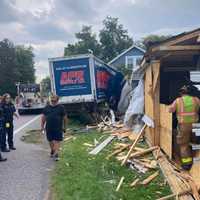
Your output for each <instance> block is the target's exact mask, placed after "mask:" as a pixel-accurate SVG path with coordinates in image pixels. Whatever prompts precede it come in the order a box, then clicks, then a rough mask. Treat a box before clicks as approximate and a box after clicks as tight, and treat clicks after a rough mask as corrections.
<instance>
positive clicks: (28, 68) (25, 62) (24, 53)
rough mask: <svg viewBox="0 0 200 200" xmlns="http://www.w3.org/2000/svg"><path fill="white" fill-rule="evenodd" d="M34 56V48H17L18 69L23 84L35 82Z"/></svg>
mask: <svg viewBox="0 0 200 200" xmlns="http://www.w3.org/2000/svg"><path fill="white" fill-rule="evenodd" d="M33 58H34V54H33V48H32V47H27V48H26V47H24V46H16V67H17V69H18V72H19V81H20V82H21V83H28V82H29V83H34V82H35V69H34V60H33Z"/></svg>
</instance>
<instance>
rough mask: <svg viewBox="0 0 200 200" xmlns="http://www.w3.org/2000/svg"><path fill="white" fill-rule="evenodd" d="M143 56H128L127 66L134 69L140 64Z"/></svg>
mask: <svg viewBox="0 0 200 200" xmlns="http://www.w3.org/2000/svg"><path fill="white" fill-rule="evenodd" d="M142 57H143V56H126V63H125V65H126V68H127V69H133V68H135V67H137V66H139V65H140V63H141V60H142Z"/></svg>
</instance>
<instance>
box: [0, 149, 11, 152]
mask: <svg viewBox="0 0 200 200" xmlns="http://www.w3.org/2000/svg"><path fill="white" fill-rule="evenodd" d="M1 151H2V152H10V150H9V149H7V148H5V149H2V150H1Z"/></svg>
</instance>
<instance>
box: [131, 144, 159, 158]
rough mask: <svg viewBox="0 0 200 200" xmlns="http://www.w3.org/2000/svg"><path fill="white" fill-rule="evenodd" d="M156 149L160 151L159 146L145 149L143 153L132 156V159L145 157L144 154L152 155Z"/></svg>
mask: <svg viewBox="0 0 200 200" xmlns="http://www.w3.org/2000/svg"><path fill="white" fill-rule="evenodd" d="M156 149H159V147H158V146H154V147H150V148H148V149H145V150H143V151H141V152H136V153H134V154H132V155H131V156H130V157H131V158H135V157H139V156H143V155H144V154H147V153H150V152H152V151H154V150H156Z"/></svg>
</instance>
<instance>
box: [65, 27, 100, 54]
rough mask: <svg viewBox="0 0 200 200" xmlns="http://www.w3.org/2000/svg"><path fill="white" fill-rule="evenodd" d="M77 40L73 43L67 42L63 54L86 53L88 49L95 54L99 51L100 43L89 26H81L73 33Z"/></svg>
mask: <svg viewBox="0 0 200 200" xmlns="http://www.w3.org/2000/svg"><path fill="white" fill-rule="evenodd" d="M75 36H76V39H77V40H78V42H76V43H75V44H68V46H67V47H66V48H65V52H64V54H65V56H71V55H75V54H87V53H88V50H92V51H93V53H94V54H95V55H99V53H100V45H99V43H98V41H97V39H96V35H95V34H94V33H92V27H91V26H83V27H82V30H81V31H80V32H78V33H76V34H75Z"/></svg>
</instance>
